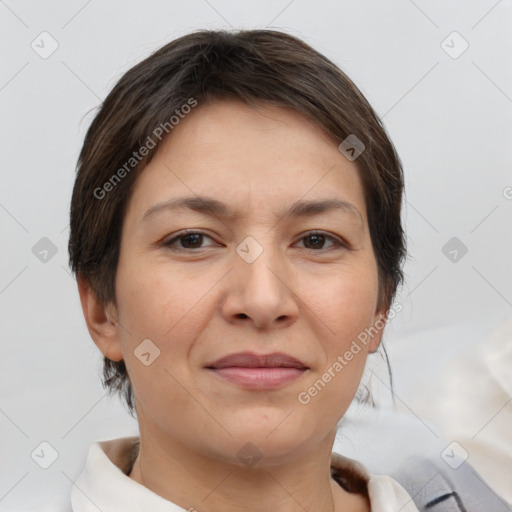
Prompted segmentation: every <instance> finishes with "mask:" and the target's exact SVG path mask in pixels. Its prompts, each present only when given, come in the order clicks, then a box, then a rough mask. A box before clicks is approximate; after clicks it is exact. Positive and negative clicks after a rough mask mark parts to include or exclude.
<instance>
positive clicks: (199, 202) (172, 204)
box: [142, 196, 364, 223]
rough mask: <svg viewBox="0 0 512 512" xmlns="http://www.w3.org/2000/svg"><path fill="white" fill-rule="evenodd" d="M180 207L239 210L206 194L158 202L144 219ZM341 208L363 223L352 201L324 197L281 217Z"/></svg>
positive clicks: (227, 213) (219, 213) (231, 214)
mask: <svg viewBox="0 0 512 512" xmlns="http://www.w3.org/2000/svg"><path fill="white" fill-rule="evenodd" d="M179 208H188V209H190V210H193V211H196V212H199V213H204V214H206V215H211V216H215V217H225V218H231V219H233V218H235V217H236V216H237V212H236V211H233V210H231V209H230V208H229V207H228V206H227V205H226V204H225V203H223V202H221V201H218V200H216V199H213V198H210V197H204V196H190V197H179V198H176V199H171V200H169V201H164V202H163V203H158V204H156V205H154V206H152V207H151V208H150V209H149V210H147V211H146V213H145V214H144V216H143V217H142V220H146V219H147V218H149V217H150V216H151V215H152V214H154V213H157V212H162V211H173V210H176V209H179ZM334 209H337V210H341V211H343V212H345V213H347V214H349V215H351V216H353V217H355V218H357V219H358V220H359V221H360V222H361V223H364V222H363V216H362V215H361V213H360V211H359V210H358V209H357V208H356V207H355V206H354V205H353V204H351V203H349V202H347V201H343V200H341V199H324V200H318V201H301V200H299V201H296V202H295V203H293V204H292V205H291V206H290V207H289V208H288V209H287V210H285V211H284V212H283V213H282V215H281V217H283V218H286V217H312V216H314V215H319V214H321V213H325V212H327V211H329V210H334Z"/></svg>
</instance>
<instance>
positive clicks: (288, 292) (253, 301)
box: [222, 247, 299, 329]
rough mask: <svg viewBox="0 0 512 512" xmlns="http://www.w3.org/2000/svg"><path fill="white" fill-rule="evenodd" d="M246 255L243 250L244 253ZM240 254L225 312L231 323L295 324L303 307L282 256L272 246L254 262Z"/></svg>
mask: <svg viewBox="0 0 512 512" xmlns="http://www.w3.org/2000/svg"><path fill="white" fill-rule="evenodd" d="M240 254H242V253H240ZM249 261H251V260H250V259H244V258H243V257H242V256H240V255H239V254H238V253H237V254H235V255H234V268H233V270H232V271H231V272H230V273H229V274H228V280H229V282H228V283H227V290H226V297H225V300H224V302H223V305H222V314H223V316H224V318H225V319H226V321H228V322H230V323H240V324H252V325H253V326H254V327H255V328H258V329H275V328H283V327H287V326H289V325H291V324H292V323H293V322H295V321H296V320H297V318H298V314H299V307H298V303H297V297H296V295H295V293H294V292H293V284H294V283H293V278H292V272H290V270H289V269H287V267H286V262H285V261H284V259H283V256H282V255H279V254H278V253H277V252H276V251H274V250H272V249H271V248H270V247H265V249H264V250H263V252H262V253H261V254H260V255H259V256H258V257H257V258H256V259H255V260H254V261H252V262H249Z"/></svg>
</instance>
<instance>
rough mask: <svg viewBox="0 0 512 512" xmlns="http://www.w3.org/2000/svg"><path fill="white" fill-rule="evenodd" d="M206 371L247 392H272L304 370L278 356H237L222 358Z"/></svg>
mask: <svg viewBox="0 0 512 512" xmlns="http://www.w3.org/2000/svg"><path fill="white" fill-rule="evenodd" d="M207 368H208V369H209V370H211V371H213V372H214V373H215V374H217V375H219V376H220V377H222V378H224V379H226V380H228V381H230V382H232V383H233V384H238V385H240V386H242V387H244V388H249V389H272V388H276V387H280V386H282V385H284V384H286V383H288V382H291V381H293V380H295V379H297V378H299V377H300V376H301V375H302V374H303V373H304V372H305V371H306V370H307V369H308V367H307V366H306V365H305V364H304V363H302V362H301V361H299V360H298V359H295V358H294V357H291V356H288V355H286V354H282V353H277V352H276V353H273V354H264V355H257V354H252V353H250V352H241V353H237V354H231V355H229V356H226V357H223V358H221V359H219V360H217V361H215V362H214V363H211V364H209V365H207Z"/></svg>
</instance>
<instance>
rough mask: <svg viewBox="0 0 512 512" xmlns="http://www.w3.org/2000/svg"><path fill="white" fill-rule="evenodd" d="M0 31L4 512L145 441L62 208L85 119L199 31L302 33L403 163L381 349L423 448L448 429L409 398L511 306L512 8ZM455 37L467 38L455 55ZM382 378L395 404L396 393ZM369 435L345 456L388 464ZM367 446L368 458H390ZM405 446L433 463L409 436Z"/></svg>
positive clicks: (9, 15) (165, 4)
mask: <svg viewBox="0 0 512 512" xmlns="http://www.w3.org/2000/svg"><path fill="white" fill-rule="evenodd" d="M0 20H1V28H0V38H1V44H2V48H3V49H4V51H3V52H2V56H1V75H0V108H1V113H0V116H1V120H2V123H1V139H0V140H1V142H0V144H1V148H2V150H1V154H2V165H1V168H0V172H1V180H2V181H1V190H0V225H1V232H2V241H3V245H2V247H3V251H2V257H1V265H0V307H1V310H0V315H1V316H0V329H1V340H2V343H1V354H0V361H1V374H0V385H1V393H2V394H1V397H2V402H1V409H0V425H1V429H2V437H1V453H2V455H1V456H0V471H1V475H2V476H1V479H0V509H1V510H21V509H25V510H28V509H29V507H30V505H31V504H34V505H35V504H39V505H41V504H42V503H43V501H44V499H45V497H46V499H47V500H48V504H50V503H53V510H56V509H57V505H55V504H56V503H58V500H59V498H58V497H57V496H58V493H59V492H62V493H64V494H65V493H66V491H67V490H69V489H70V488H71V485H72V484H71V481H72V480H75V479H76V477H77V475H78V473H79V471H80V470H81V468H82V466H83V463H84V457H85V455H86V453H87V449H88V447H89V445H90V444H91V443H92V442H94V441H97V440H100V439H107V438H112V437H120V436H123V435H128V434H134V433H136V432H137V425H136V423H135V422H134V421H133V420H132V419H131V418H130V417H129V416H128V414H127V413H126V412H125V411H124V409H123V408H122V406H121V405H120V404H119V403H118V400H117V399H109V398H108V397H106V396H105V395H106V392H105V390H103V388H102V386H101V383H100V379H99V375H100V372H101V355H100V353H99V351H98V350H97V348H96V346H95V345H94V343H93V342H92V340H91V339H90V337H89V335H88V332H87V330H86V327H85V323H84V320H83V317H82V312H81V309H80V304H79V299H78V293H77V288H76V283H75V281H74V279H73V278H72V277H71V274H70V272H69V268H68V263H67V241H68V235H69V229H68V223H69V220H68V214H69V201H70V197H71V191H72V186H73V180H74V174H75V171H74V168H75V164H76V158H77V155H78V152H79V149H80V147H81V144H82V141H83V137H84V134H85V130H86V129H87V127H88V125H89V123H90V122H91V120H92V117H93V114H91V113H89V114H88V112H89V111H90V110H91V109H93V108H94V107H96V106H98V105H99V104H100V102H101V101H102V99H103V98H104V97H105V96H106V94H107V93H108V92H109V90H110V89H111V88H112V87H113V85H114V84H115V82H116V81H117V80H118V79H119V78H120V76H121V75H122V73H124V72H125V71H126V70H128V69H129V68H130V67H131V66H133V65H134V64H135V63H137V62H138V61H140V60H141V59H142V58H144V57H146V56H147V55H148V54H149V53H150V52H152V51H153V50H155V49H156V48H158V47H160V46H161V45H163V44H164V43H166V42H168V41H170V40H171V39H174V38H175V37H177V36H180V35H183V34H185V33H187V32H189V31H191V30H193V29H196V28H230V27H235V28H263V27H267V26H269V27H272V28H277V29H281V30H284V31H287V32H289V33H291V34H294V35H297V36H299V37H301V38H303V39H305V40H306V41H307V42H308V43H310V44H311V45H312V46H314V47H315V48H316V49H318V50H319V51H321V52H323V53H324V54H326V55H327V56H328V57H329V58H331V59H332V60H333V61H334V62H335V63H337V64H338V65H339V66H340V67H341V68H342V69H344V70H345V71H346V72H347V73H348V75H349V76H350V77H351V78H352V79H353V80H354V81H355V83H356V84H357V85H358V86H359V87H360V88H361V90H362V91H363V93H364V94H365V95H366V96H367V98H368V100H369V101H370V103H371V104H372V105H373V106H374V108H375V109H376V111H377V113H378V114H379V115H380V116H381V117H382V118H383V121H384V124H385V126H386V128H387V130H388V132H389V134H390V136H391V138H392V140H393V141H394V143H395V145H396V147H397V150H398V153H399V155H400V157H401V159H402V161H403V164H404V168H405V176H406V189H407V192H406V203H405V208H404V221H405V225H406V229H407V234H408V244H409V259H408V261H407V264H406V268H405V270H406V275H407V284H406V286H405V287H404V288H403V290H401V292H400V294H399V297H398V298H397V300H398V301H399V302H400V303H401V304H402V305H403V307H404V309H403V311H402V313H401V314H400V315H399V316H398V317H397V318H395V319H394V320H393V321H392V323H391V325H390V326H389V328H388V329H387V331H386V334H385V339H386V342H387V346H388V349H389V353H390V356H391V364H392V366H393V370H394V375H395V383H396V392H397V395H398V396H399V397H400V400H399V405H400V407H401V409H402V411H403V412H404V413H407V414H409V420H410V421H411V422H413V423H414V422H416V423H417V426H419V428H420V429H421V428H423V430H424V433H425V436H426V437H428V436H429V434H428V432H427V430H428V429H426V428H424V427H421V425H420V423H421V424H423V423H424V424H425V425H426V423H429V424H430V425H433V426H434V425H435V423H436V418H435V417H431V418H422V417H421V415H420V414H418V413H417V411H418V410H420V409H421V404H417V403H415V395H416V391H419V390H422V391H423V392H424V391H425V389H428V386H429V385H430V384H431V383H433V382H434V381H435V379H436V376H437V374H438V371H439V369H440V368H441V367H442V365H443V364H445V362H446V361H447V360H448V359H449V358H450V357H451V356H453V355H454V354H456V353H457V351H458V350H472V348H473V347H474V346H475V345H476V344H478V343H480V341H481V340H482V339H484V338H485V336H487V334H488V333H489V332H490V331H491V330H492V329H493V328H494V326H496V325H498V324H499V323H500V322H501V321H502V320H503V319H505V318H506V317H507V316H508V315H510V314H511V310H512V271H511V265H510V262H511V254H512V222H511V220H512V200H511V198H512V188H507V187H512V172H511V151H510V148H511V147H512V123H511V116H512V66H511V57H510V56H511V55H512V38H511V36H510V34H511V30H510V27H511V26H512V1H511V0H501V1H496V0H479V1H467V0H464V1H450V2H447V1H446V0H442V1H425V0H423V1H420V0H415V1H412V0H387V1H382V0H379V1H368V0H364V1H361V0H359V1H338V2H335V1H328V0H322V1H315V2H312V1H310V2H307V1H305V0H294V1H291V2H290V1H289V0H282V1H281V0H280V1H273V2H271V1H258V2H256V1H247V2H236V1H234V0H233V1H228V0H208V1H206V0H190V1H186V2H185V1H179V2H177V1H163V0H152V1H147V2H142V1H137V2H135V1H126V0H124V1H121V0H117V1H113V0H108V1H105V0H104V1H100V0H92V1H91V0H90V1H84V0H72V1H66V2H64V1H61V2H57V1H46V2H38V1H26V0H19V1H14V0H5V1H0ZM44 31H46V32H48V33H49V34H51V37H52V38H53V39H55V40H56V41H57V43H58V49H57V50H56V51H55V52H54V53H53V54H52V55H51V56H49V57H48V58H46V59H43V58H41V56H40V55H39V54H38V53H36V51H34V49H33V48H32V47H31V44H32V43H33V42H34V41H35V42H34V45H36V44H38V45H39V47H42V45H43V43H41V38H42V37H48V36H40V34H41V33H42V32H44ZM453 31H457V32H458V33H459V34H460V35H461V36H462V37H463V38H464V40H466V41H467V43H468V44H469V47H468V49H467V50H466V51H465V52H464V53H462V54H461V55H460V56H458V57H457V58H453V54H454V53H457V52H458V51H459V50H460V49H461V48H462V46H461V44H462V42H461V41H460V40H457V39H456V38H455V39H454V38H453V37H454V36H450V38H448V40H446V38H447V37H448V36H449V35H450V34H452V32H453ZM444 40H446V42H445V43H444V44H443V43H442V42H443V41H444ZM44 41H45V42H44V45H45V48H46V49H48V48H49V44H50V40H49V39H45V40H44ZM447 45H449V46H452V47H453V48H451V49H449V48H447ZM443 46H444V48H443ZM445 49H448V50H449V51H451V52H452V56H450V55H449V54H448V53H447V52H446V51H445ZM507 198H508V199H507ZM454 236H455V237H457V238H458V239H460V241H462V242H463V243H464V244H465V246H467V248H468V252H467V254H466V255H465V256H464V257H462V258H461V259H460V260H459V261H457V262H452V261H450V260H449V259H448V258H447V257H446V256H445V255H444V254H443V252H442V248H443V246H444V245H445V244H446V243H447V242H448V240H450V239H451V238H452V237H454ZM43 237H47V238H49V239H50V240H51V241H52V243H53V244H55V246H56V248H57V253H56V254H55V255H54V256H53V257H51V258H49V259H48V261H47V262H42V261H40V260H39V259H38V258H37V257H36V255H35V254H34V253H33V251H32V248H33V247H34V245H35V244H36V243H37V242H38V241H39V240H40V239H41V238H43ZM377 357H378V356H377ZM372 365H374V366H376V367H377V369H378V368H380V370H382V368H381V367H382V365H381V364H380V363H379V362H378V360H377V361H373V362H370V364H369V367H371V366H372ZM372 382H373V387H374V388H375V389H374V392H375V393H376V395H378V396H382V397H383V403H385V402H386V396H389V393H388V392H387V389H386V387H385V385H384V384H382V385H381V383H380V381H379V380H378V379H377V380H375V379H374V380H373V381H372ZM432 400H435V397H432ZM489 419H490V418H482V424H483V423H485V421H487V420H489ZM433 428H434V427H433ZM361 432H364V430H361ZM349 434H350V432H349V431H348V430H347V435H349ZM356 434H357V433H356ZM356 434H354V435H353V437H352V439H351V440H349V443H348V444H349V445H350V446H351V447H352V449H353V451H354V452H355V453H356V455H357V454H359V455H360V457H359V458H361V459H362V460H364V462H366V463H367V464H368V465H370V467H371V468H372V469H373V467H376V468H378V469H380V468H381V467H382V466H379V463H378V460H379V457H378V456H377V455H378V454H377V452H376V451H374V452H370V451H368V450H367V451H365V446H367V445H368V443H369V440H368V439H366V440H365V439H364V435H362V434H361V435H356ZM371 437H372V442H373V446H374V450H375V449H376V448H375V446H382V445H384V444H386V443H383V442H382V439H378V438H377V441H375V439H373V437H374V436H371ZM402 440H403V443H404V444H410V445H411V446H413V447H414V446H418V450H421V449H422V448H420V446H419V445H418V444H417V441H415V438H414V436H411V437H410V438H402ZM42 441H47V442H49V443H50V444H51V445H52V446H53V447H54V448H55V449H56V450H57V452H58V454H59V457H58V459H57V460H56V462H55V463H54V464H53V465H52V466H51V467H50V468H49V469H47V470H44V469H41V468H40V467H39V466H38V465H37V464H36V463H35V462H34V461H33V460H32V458H31V455H30V454H31V452H32V451H33V450H34V449H35V448H36V447H38V445H39V444H40V443H41V442H42ZM436 442H438V441H437V440H436ZM440 442H441V444H442V441H440ZM415 443H416V444H415ZM425 443H426V444H425V445H424V446H426V445H427V444H428V442H427V441H425ZM347 450H348V452H349V453H350V449H349V448H347ZM381 455H382V454H381ZM372 464H373V466H372ZM384 469H386V468H385V467H384ZM43 508H44V507H41V510H42V509H43ZM48 508H49V509H50V508H51V507H50V505H48Z"/></svg>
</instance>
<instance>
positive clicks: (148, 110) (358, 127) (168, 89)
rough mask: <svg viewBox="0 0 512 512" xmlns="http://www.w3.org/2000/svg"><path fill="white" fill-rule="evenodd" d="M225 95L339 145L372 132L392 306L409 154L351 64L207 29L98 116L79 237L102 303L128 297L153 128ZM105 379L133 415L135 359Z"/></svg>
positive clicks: (366, 179) (280, 39)
mask: <svg viewBox="0 0 512 512" xmlns="http://www.w3.org/2000/svg"><path fill="white" fill-rule="evenodd" d="M221 98H236V99H239V100H242V101H244V102H245V103H246V104H248V105H251V106H254V105H257V104H261V103H267V104H271V105H275V106H281V107H288V108H292V109H294V110H295V111H297V112H299V113H301V114H302V115H304V116H306V117H307V118H309V119H311V120H313V121H314V122H315V123H316V124H317V125H318V126H319V127H320V128H322V129H323V130H324V131H325V132H326V133H328V134H329V135H330V136H331V137H332V139H333V140H334V141H336V143H337V144H340V143H342V142H343V141H344V140H345V139H346V138H347V137H348V136H350V135H351V136H354V135H355V136H356V137H357V139H359V140H360V141H362V143H363V144H364V146H365V150H364V151H363V153H362V154H360V155H359V156H358V157H357V160H355V161H354V162H355V164H356V165H357V168H358V170H359V172H360V175H361V178H362V182H363V188H364V194H365V200H366V209H367V215H368V224H369V229H370V236H371V240H372V245H373V249H374V252H375V257H376V261H377V266H378V272H379V305H380V306H382V307H385V308H386V309H388V308H389V307H390V305H391V302H392V300H393V298H394V296H395V293H396V290H397V287H398V285H399V284H401V282H402V281H403V272H402V262H403V259H404V257H405V237H404V233H403V230H402V225H401V217H400V214H401V203H402V194H403V171H402V166H401V163H400V160H399V158H398V155H397V154H396V151H395V149H394V146H393V144H392V142H391V141H390V139H389V138H388V136H387V134H386V132H385V130H384V128H383V126H382V124H381V122H380V120H379V118H378V117H377V115H376V113H375V112H374V110H373V109H372V107H371V106H370V104H369V103H368V101H367V100H366V99H365V97H364V96H363V94H362V93H361V92H360V91H359V89H358V88H357V87H356V86H355V84H354V83H353V82H352V81H351V80H350V79H349V78H348V77H347V76H346V74H345V73H344V72H343V71H341V70H340V69H339V68H338V67H337V66H336V65H335V64H334V63H332V62H331V61H330V60H329V59H327V58H326V57H325V56H323V55H322V54H320V53H318V52H317V51H316V50H314V49H313V48H312V47H311V46H309V45H308V44H306V43H305V42H303V41H301V40H300V39H298V38H296V37H293V36H291V35H288V34H285V33H282V32H279V31H275V30H240V31H224V30H200V31H196V32H193V33H191V34H188V35H185V36H183V37H180V38H178V39H176V40H174V41H171V42H170V43H168V44H166V45H165V46H163V47H162V48H160V49H159V50H157V51H155V52H154V53H153V54H152V55H150V56H149V57H148V58H146V59H145V60H143V61H142V62H140V63H139V64H137V65H135V66H134V67H132V68H131V69H130V70H128V71H127V72H126V73H125V74H124V75H123V76H122V77H121V79H120V80H119V82H118V83H117V84H116V85H115V87H114V88H113V89H112V91H111V92H110V93H109V94H108V96H107V97H106V98H105V100H104V101H103V103H102V105H101V107H100V109H99V111H98V113H97V114H96V116H95V118H94V120H93V121H92V123H91V125H90V127H89V129H88V131H87V134H86V137H85V140H84V144H83V147H82V150H81V152H80V155H79V158H78V164H77V176H76V181H75V185H74V188H73V195H72V200H71V211H70V217H71V219H70V239H69V247H68V248H69V257H70V266H71V269H72V271H73V272H74V273H75V275H79V276H80V277H82V278H85V279H86V280H87V282H88V283H89V284H90V285H91V288H92V290H93V292H94V294H95V296H96V298H97V300H98V301H99V302H100V303H101V304H103V305H107V304H109V303H111V304H113V305H116V291H115V276H116V270H117V263H118V259H119V250H120V242H121V240H120V238H121V228H122V222H123V219H124V214H125V211H126V207H127V204H128V201H129V199H130V197H131V194H132V192H133V189H134V184H135V182H136V178H137V176H138V175H140V173H141V171H143V169H144V168H145V167H146V166H147V165H148V163H149V162H150V161H151V159H152V157H153V156H154V155H155V153H156V151H157V149H155V150H151V151H149V152H144V153H145V155H144V156H140V155H139V154H138V151H139V149H140V148H142V147H143V146H145V145H146V146H147V145H148V142H149V139H150V138H151V140H153V141H154V139H155V130H156V129H157V128H158V127H165V128H166V129H165V131H166V134H167V133H171V130H172V127H173V126H172V122H171V121H170V120H171V118H172V117H173V116H174V117H176V115H177V114H179V113H180V112H181V110H180V109H181V108H182V106H183V105H187V104H191V99H192V100H193V101H196V102H203V101H211V100H215V99H221ZM160 131H161V130H160ZM158 142H159V141H158ZM157 145H158V144H157ZM134 153H137V159H136V161H135V160H132V159H133V158H134ZM127 162H130V163H131V164H130V165H129V166H127ZM132 168H133V171H132V172H130V171H131V169H132ZM122 169H124V172H122ZM116 176H117V177H116ZM121 178H122V179H121ZM109 184H110V185H109ZM106 190H108V194H106V193H104V192H105V191H106ZM98 191H100V192H98ZM101 191H103V192H101ZM103 384H104V386H105V387H108V389H109V391H111V392H114V391H117V392H120V393H121V394H122V395H123V397H124V399H125V402H126V404H127V405H128V408H129V410H130V413H131V414H132V415H133V413H134V396H133V389H132V386H131V382H130V379H129V377H128V374H127V371H126V366H125V364H124V361H118V362H116V361H112V360H110V359H108V358H107V357H105V358H104V369H103Z"/></svg>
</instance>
